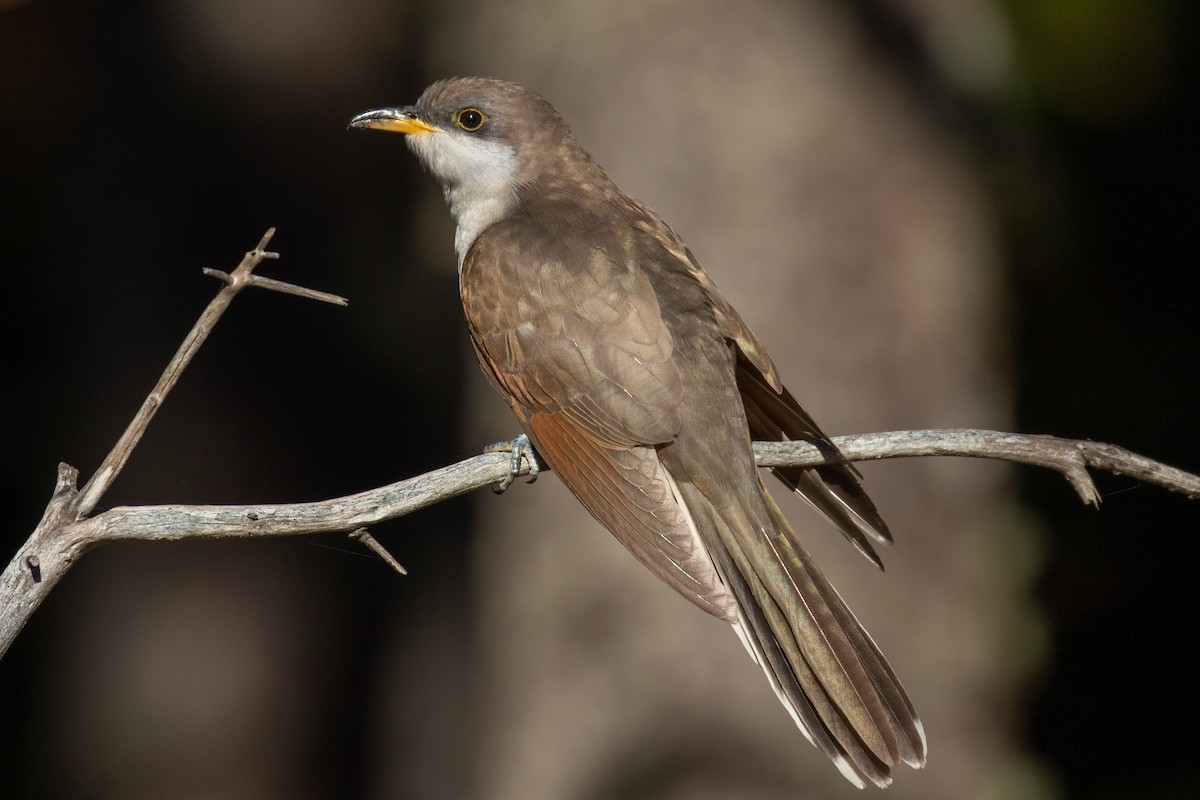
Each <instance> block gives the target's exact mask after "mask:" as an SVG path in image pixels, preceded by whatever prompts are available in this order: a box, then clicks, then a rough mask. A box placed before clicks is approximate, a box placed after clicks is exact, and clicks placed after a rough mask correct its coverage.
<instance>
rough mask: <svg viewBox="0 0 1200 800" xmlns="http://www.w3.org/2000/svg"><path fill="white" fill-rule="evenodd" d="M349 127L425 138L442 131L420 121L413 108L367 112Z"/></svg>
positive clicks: (351, 121)
mask: <svg viewBox="0 0 1200 800" xmlns="http://www.w3.org/2000/svg"><path fill="white" fill-rule="evenodd" d="M349 127H351V128H377V129H379V130H381V131H393V132H395V133H407V134H411V135H413V136H424V135H425V134H427V133H438V132H439V131H440V130H441V129H440V128H437V127H434V126H433V125H430V124H429V123H428V122H422V121H421V120H420V119H418V118H417V110H416V109H415V108H413V107H412V106H406V107H404V108H377V109H375V110H374V111H367V112H365V113H362V114H359V115H358V116H357V117H355V118H354V119H352V120H350V125H349Z"/></svg>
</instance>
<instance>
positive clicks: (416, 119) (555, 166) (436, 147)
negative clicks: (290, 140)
mask: <svg viewBox="0 0 1200 800" xmlns="http://www.w3.org/2000/svg"><path fill="white" fill-rule="evenodd" d="M350 127H351V128H375V129H377V130H384V131H393V132H396V133H402V134H405V138H406V139H407V143H408V146H409V149H411V150H412V151H413V152H414V153H415V154H416V156H417V158H418V159H420V161H421V163H422V164H424V165H425V167H426V169H428V170H429V172H430V173H431V174H432V175H433V176H434V178H436V179H437V181H438V183H440V184H441V186H442V191H443V193H444V194H445V197H446V202H447V203H448V204H449V206H450V210H451V213H452V214H453V215H454V217H455V220H456V221H457V222H458V226H459V231H458V236H457V237H456V249H458V251H459V258H460V260H461V258H462V257H463V255H464V254H465V251H466V249H467V248H468V247H469V246H470V244H471V242H473V241H474V239H475V237H476V236H478V234H479V233H480V232H481V231H482V230H483V229H485V228H486V227H487V226H488V225H490V224H491V223H492V222H494V221H496V220H497V219H500V218H502V217H503V216H504V215H505V214H507V213H509V212H510V211H511V209H512V208H514V207H515V206H516V205H517V203H518V195H519V193H520V191H521V190H522V189H523V188H532V189H533V190H534V192H535V193H538V192H544V191H545V190H546V189H548V188H550V187H552V186H553V187H555V188H560V189H568V190H569V187H572V186H589V187H594V186H596V185H597V184H599V183H603V182H607V176H605V175H604V173H603V171H602V170H601V169H600V168H599V167H598V166H596V164H595V163H594V162H593V161H592V159H591V157H590V156H589V155H588V154H587V153H586V152H584V150H583V149H582V148H581V147H580V146H579V144H578V143H577V142H576V140H575V137H574V136H573V135H572V134H571V131H570V129H569V128H568V127H567V125H566V123H565V122H563V120H562V117H560V116H559V114H558V112H557V111H555V110H554V107H553V106H552V105H550V103H549V102H547V101H546V100H545V99H544V98H543V97H542V96H541V95H539V94H537V93H536V92H533V91H531V90H529V89H526V88H525V87H524V86H519V85H517V84H515V83H508V82H506V81H500V80H495V79H492V78H449V79H446V80H441V81H438V82H437V83H434V84H433V85H431V86H430V87H429V88H428V89H426V90H425V91H424V92H423V93H422V94H421V97H420V98H419V99H418V100H417V102H416V104H415V105H411V106H402V107H394V108H379V109H375V110H374V111H367V112H365V113H363V114H359V115H358V116H356V117H355V118H354V119H352V120H350Z"/></svg>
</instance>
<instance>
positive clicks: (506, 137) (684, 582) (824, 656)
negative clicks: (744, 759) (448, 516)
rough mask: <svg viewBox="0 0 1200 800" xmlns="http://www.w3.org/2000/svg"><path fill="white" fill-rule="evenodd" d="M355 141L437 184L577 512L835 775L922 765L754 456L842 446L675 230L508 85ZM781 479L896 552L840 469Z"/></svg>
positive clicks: (902, 703) (509, 393) (916, 745)
mask: <svg viewBox="0 0 1200 800" xmlns="http://www.w3.org/2000/svg"><path fill="white" fill-rule="evenodd" d="M350 125H351V126H352V127H356V128H379V129H382V130H388V131H397V132H400V133H404V134H407V137H406V139H407V142H408V146H409V148H411V149H412V151H413V152H414V153H416V155H417V157H418V158H419V159H420V160H421V162H422V163H423V164H424V165H425V167H426V168H428V170H429V171H430V172H431V173H432V174H433V176H434V177H435V178H436V179H437V180H438V182H439V183H440V184H441V186H442V190H443V192H444V194H445V198H446V202H447V203H448V204H449V206H450V212H451V213H452V214H453V216H454V219H455V222H456V223H457V225H458V230H457V233H456V234H455V240H454V246H455V250H456V251H457V253H458V262H459V286H460V291H461V294H462V301H463V309H464V311H465V314H466V319H467V325H468V327H469V328H470V332H471V340H472V341H473V342H474V345H475V352H476V355H478V357H479V363H480V365H481V366H482V367H483V371H484V373H485V374H486V375H487V377H488V379H489V380H490V381H491V384H492V386H494V387H495V389H496V391H497V392H499V393H500V395H501V397H503V398H504V399H505V400H507V401H508V403H509V405H510V406H512V409H513V411H514V412H515V413H516V415H517V418H518V419H519V420H520V423H521V427H522V428H523V429H524V431H525V433H526V435H527V436H528V438H529V439H530V440H532V442H533V445H534V447H536V450H537V453H538V454H540V455H541V456H542V457H543V458H544V459H545V461H546V462H547V463H548V464H549V465H550V467H551V468H552V469H553V470H554V472H555V473H557V474H558V476H559V478H560V479H561V480H562V481H563V482H564V483H565V484H566V485H567V488H569V489H570V490H571V492H572V493H574V495H575V497H577V498H578V499H579V502H581V503H582V504H583V506H584V507H585V508H586V509H587V510H588V511H590V512H591V513H592V515H593V516H595V517H596V519H598V520H599V521H600V522H601V523H602V524H603V525H604V526H605V527H606V528H608V529H609V530H610V531H612V533H613V534H614V535H615V536H616V537H617V538H618V539H619V540H620V541H621V543H622V544H624V545H625V547H627V548H628V549H629V550H630V552H632V553H633V554H634V555H635V556H636V557H637V558H638V559H639V560H640V561H641V562H642V563H643V564H645V565H646V566H647V567H648V568H649V569H650V570H651V571H652V572H653V573H654V574H655V575H657V576H658V577H659V578H661V579H662V580H663V581H664V582H665V583H667V584H668V585H669V586H671V587H672V588H673V589H675V590H676V591H677V592H679V593H680V594H682V595H683V596H684V597H686V598H687V599H688V600H690V601H691V602H693V603H695V604H696V605H697V606H699V607H700V608H702V609H704V610H705V611H707V612H708V613H710V614H712V615H714V616H716V617H719V618H721V619H723V620H725V621H727V622H729V623H731V624H732V625H733V628H734V630H735V631H736V632H737V634H738V636H739V637H740V638H741V640H742V642H743V644H745V645H746V649H747V650H748V651H749V652H750V654H751V656H752V657H753V658H754V660H755V661H756V662H757V663H758V664H759V665H760V666H761V667H762V668H763V670H764V671H765V672H766V675H767V680H768V681H770V684H771V687H772V688H773V689H774V690H775V693H776V694H777V695H778V696H779V699H780V701H782V703H783V705H784V706H785V707H786V708H787V710H788V712H789V713H790V714H791V715H792V717H793V719H795V721H796V723H797V724H798V725H799V726H800V729H801V730H802V731H803V732H804V734H805V735H806V736H807V737H808V739H809V740H810V741H812V742H813V743H814V744H815V745H816V746H817V747H819V748H820V749H821V750H823V751H824V752H825V754H826V755H828V756H829V757H830V758H831V759H833V761H834V763H836V764H837V766H838V768H839V769H840V770H841V771H842V773H843V774H844V775H845V776H846V777H847V778H848V779H850V780H851V781H852V782H854V783H855V784H857V785H858V786H862V785H863V778H865V779H867V780H869V781H871V782H873V783H875V784H877V785H879V786H886V785H887V784H888V783H890V782H891V770H892V767H893V766H895V765H897V764H899V763H900V762H904V763H907V764H910V765H912V766H914V767H920V766H922V765H923V764H924V761H925V735H924V731H923V729H922V727H921V722H920V720H918V719H917V715H916V712H915V711H914V710H913V706H912V703H911V702H910V701H909V699H908V696H907V695H906V694H905V692H904V689H903V687H901V685H900V682H899V681H898V680H897V679H896V675H895V673H894V672H893V671H892V669H891V667H890V666H889V665H888V663H887V661H886V660H885V659H884V657H883V655H882V654H881V653H880V652H879V649H878V648H877V647H876V646H875V643H874V642H872V641H871V637H870V636H869V635H868V634H867V632H866V631H865V630H864V629H863V627H862V626H861V625H860V624H859V623H858V620H856V619H855V617H854V614H853V613H852V612H851V611H850V609H849V608H847V607H846V604H845V603H844V602H842V599H841V597H839V596H838V593H837V591H836V590H835V589H834V588H833V586H831V585H830V584H829V582H828V581H827V580H825V578H824V577H823V576H822V575H821V573H820V571H819V570H818V569H817V567H816V565H815V564H814V563H813V561H812V558H811V557H810V556H809V555H808V553H807V552H806V551H805V549H804V547H803V545H802V544H801V543H800V540H799V538H798V537H797V536H796V534H795V533H794V532H793V531H792V529H791V527H790V526H789V525H788V523H787V520H786V519H785V518H784V516H783V514H782V513H781V512H780V510H779V508H778V506H776V504H775V502H774V501H773V500H772V499H771V497H770V495H769V494H767V492H766V490H765V488H764V486H763V484H762V481H761V480H760V478H759V473H758V470H757V468H756V466H755V462H754V454H753V452H752V450H751V446H750V442H751V439H752V438H754V439H767V440H795V439H805V440H808V441H814V442H816V443H817V444H818V445H819V446H821V447H822V448H823V449H825V450H826V451H828V452H834V453H836V449H835V448H834V446H833V444H832V443H830V441H829V440H828V438H826V436H825V434H823V433H822V432H821V430H820V428H818V427H817V425H816V423H815V422H813V420H812V418H811V417H809V415H808V414H807V413H805V411H804V410H803V409H801V408H800V405H799V404H798V403H797V402H796V400H795V399H794V398H793V397H792V395H791V394H790V393H789V392H788V391H787V389H785V388H784V386H783V384H782V383H781V382H780V379H779V375H778V373H777V372H776V370H775V365H774V364H773V363H772V362H771V358H770V356H768V355H767V352H766V350H764V349H763V346H762V344H761V343H760V342H759V341H758V339H756V338H755V336H754V334H753V333H751V331H750V329H749V328H748V327H747V326H746V323H745V322H743V321H742V318H741V317H740V316H739V315H738V313H737V312H736V311H734V310H733V307H732V306H730V304H729V302H728V301H727V300H726V299H725V298H724V297H723V296H722V295H721V294H720V292H718V291H717V288H716V286H715V285H714V284H713V282H712V280H711V279H710V278H709V277H708V275H707V274H705V272H704V270H703V269H701V268H700V265H699V264H698V263H697V262H696V259H695V257H694V256H693V255H692V253H691V251H690V250H688V248H687V246H686V245H685V244H684V243H683V241H682V240H680V238H679V237H678V236H677V235H676V234H675V232H674V231H673V230H671V228H670V227H669V226H668V225H667V224H666V223H665V222H663V220H662V219H660V218H659V216H658V215H657V214H655V213H654V212H653V211H651V210H650V209H648V208H646V207H645V206H644V205H642V204H641V203H640V202H638V201H637V200H635V199H633V198H632V197H629V196H628V195H626V194H625V193H623V192H622V191H621V190H620V189H618V188H617V187H616V185H614V184H613V182H612V180H610V179H609V177H608V175H607V174H606V173H605V172H604V170H602V169H601V168H600V167H599V165H597V164H596V162H595V161H593V160H592V158H591V156H589V155H588V154H587V153H586V152H584V150H583V148H582V147H580V145H579V143H578V142H577V141H576V140H575V137H574V136H573V135H572V134H571V131H570V130H569V129H568V128H567V126H566V124H565V123H564V122H563V120H562V118H561V117H560V116H559V115H558V113H557V112H556V111H555V110H554V108H553V107H552V106H551V105H550V104H549V103H548V102H547V101H546V100H545V99H543V98H542V97H541V96H539V95H537V94H535V93H534V92H532V91H530V90H528V89H526V88H524V87H521V86H517V85H515V84H511V83H505V82H503V81H498V80H492V79H486V78H453V79H450V80H444V81H439V82H437V83H435V84H433V85H432V86H430V87H429V88H428V89H426V90H425V92H424V93H423V94H422V95H421V97H420V99H419V100H418V101H417V103H416V105H414V106H406V107H403V108H383V109H379V110H376V111H369V112H367V113H365V114H361V115H359V116H357V117H355V118H354V119H353V120H352V121H351V123H350ZM775 474H776V475H777V476H778V477H779V478H780V479H782V481H783V482H784V483H785V484H786V485H787V486H788V487H790V488H791V489H793V490H795V491H797V492H798V493H799V494H800V495H801V496H803V497H804V498H805V499H806V500H808V501H809V502H811V503H812V504H813V505H814V506H815V507H816V508H817V509H818V510H819V511H820V512H822V513H823V514H824V515H825V516H826V517H828V518H829V519H830V520H831V521H832V522H833V524H834V525H836V526H837V528H838V529H839V530H840V531H841V532H842V533H843V534H844V535H845V536H846V537H847V538H848V539H849V540H850V541H851V542H853V543H854V544H855V545H856V546H857V547H858V548H859V549H860V550H861V551H862V552H863V553H864V554H865V555H867V557H869V558H870V559H871V560H872V561H874V562H875V563H876V564H878V563H879V560H878V557H877V556H876V554H875V552H874V549H873V548H872V545H871V540H872V539H874V540H876V541H879V542H883V543H888V542H890V541H891V536H890V534H889V533H888V529H887V526H886V524H885V523H884V522H883V520H882V519H881V518H880V516H879V514H878V512H877V511H876V510H875V506H874V505H873V504H872V503H871V501H870V500H869V499H868V498H867V496H866V494H865V493H864V492H863V490H862V488H861V487H860V486H859V481H858V478H859V476H858V473H857V471H856V470H855V469H854V468H853V467H852V466H851V465H850V464H849V463H848V462H846V461H845V460H841V461H839V462H838V463H835V464H831V465H827V466H822V467H817V468H815V469H798V468H788V469H777V470H775Z"/></svg>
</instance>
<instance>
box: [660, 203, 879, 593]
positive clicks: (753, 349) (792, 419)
mask: <svg viewBox="0 0 1200 800" xmlns="http://www.w3.org/2000/svg"><path fill="white" fill-rule="evenodd" d="M638 207H639V208H641V210H642V211H644V212H645V214H644V215H642V216H640V217H639V223H638V226H639V227H640V228H641V229H642V230H644V231H646V232H647V233H649V234H650V235H652V236H654V237H655V239H657V240H658V241H659V242H660V244H661V245H662V246H663V248H664V249H665V250H667V251H668V252H669V253H670V254H671V255H672V256H673V257H674V259H675V261H676V262H678V263H679V264H680V265H682V266H683V267H684V268H685V269H686V270H687V271H688V272H689V273H690V274H691V276H692V277H693V278H694V279H695V280H696V282H697V283H699V284H700V287H701V288H702V289H703V291H704V294H705V295H706V297H707V298H708V302H709V303H710V304H711V307H712V310H713V313H714V314H715V315H716V318H717V323H718V325H719V326H720V328H721V331H722V332H723V333H724V334H725V336H726V338H728V339H729V340H730V341H731V342H733V343H734V345H735V346H736V347H737V351H738V359H737V382H738V389H739V390H740V391H741V394H742V404H743V405H744V406H745V408H746V418H747V421H748V422H749V425H750V437H751V438H752V439H754V440H756V441H777V442H779V441H794V440H797V439H804V440H807V441H810V442H813V443H814V444H816V445H817V446H818V447H821V448H822V449H825V450H826V451H827V452H831V453H837V454H838V456H839V458H840V457H841V454H840V453H838V451H837V448H836V447H834V445H833V443H832V442H830V441H829V437H828V436H826V435H825V434H824V433H823V432H822V431H821V429H820V428H818V427H817V424H816V422H814V421H813V419H812V417H810V416H809V415H808V413H807V412H805V410H804V409H803V408H801V407H800V404H799V403H797V402H796V399H795V398H794V397H792V395H791V392H789V391H788V390H787V389H786V388H785V387H784V385H783V383H782V381H780V379H779V372H778V370H776V368H775V363H774V362H773V361H772V360H771V356H770V355H769V354H768V353H767V349H766V348H765V347H763V345H762V342H760V341H759V340H758V337H757V336H755V335H754V332H753V331H752V330H750V327H749V326H748V325H746V323H745V321H743V320H742V317H741V315H739V314H738V313H737V310H736V309H734V307H733V306H732V305H731V304H730V303H729V301H728V300H726V299H725V297H724V296H723V295H722V294H721V292H720V291H719V290H718V289H717V286H716V284H715V283H713V281H712V279H711V278H709V277H708V274H707V273H706V272H705V271H704V270H703V268H701V266H700V264H699V262H698V261H696V257H695V256H693V255H692V252H691V250H689V249H688V248H687V247H686V246H685V245H684V244H683V242H681V241H680V240H679V238H678V237H677V236H675V234H674V233H673V232H672V231H671V230H670V228H669V227H668V226H667V225H666V223H664V222H663V221H662V220H661V219H659V218H658V217H657V216H656V215H655V214H653V212H650V211H649V210H648V209H646V208H645V207H643V206H638ZM771 471H772V472H773V473H774V474H775V475H776V477H778V478H779V479H780V480H781V481H783V482H784V484H786V485H787V487H788V488H789V489H791V490H792V491H794V492H796V493H797V494H799V495H800V496H801V497H803V498H804V499H805V500H807V501H808V502H809V503H811V504H812V506H813V507H814V508H816V509H817V511H819V512H820V513H821V514H823V515H824V516H825V517H826V518H827V519H828V520H829V521H830V522H831V523H833V525H834V526H835V527H836V528H837V529H838V530H839V531H841V533H842V535H843V536H845V537H846V538H847V539H848V540H849V541H850V542H851V544H853V545H854V546H855V547H857V548H858V550H859V551H860V552H861V553H862V554H863V555H865V556H866V557H867V558H869V559H870V560H871V561H872V562H873V563H874V564H875V565H876V566H878V567H879V568H880V569H882V568H883V562H882V561H880V560H879V556H878V554H877V553H876V552H875V548H874V547H872V545H871V541H870V539H875V540H876V541H878V542H881V543H883V544H891V543H892V535H891V532H890V531H889V530H888V527H887V523H886V522H884V521H883V518H882V517H881V516H880V515H879V512H878V511H877V510H876V509H875V504H874V503H872V502H871V499H870V498H869V497H867V494H866V492H864V491H863V489H862V486H861V485H860V484H859V478H860V476H859V474H858V470H856V469H855V468H854V467H853V466H852V465H851V464H850V462H849V461H846V460H845V459H844V458H842V459H841V463H839V464H829V465H826V466H823V467H818V468H816V469H803V468H775V469H772V470H771ZM868 537H870V538H868Z"/></svg>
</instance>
